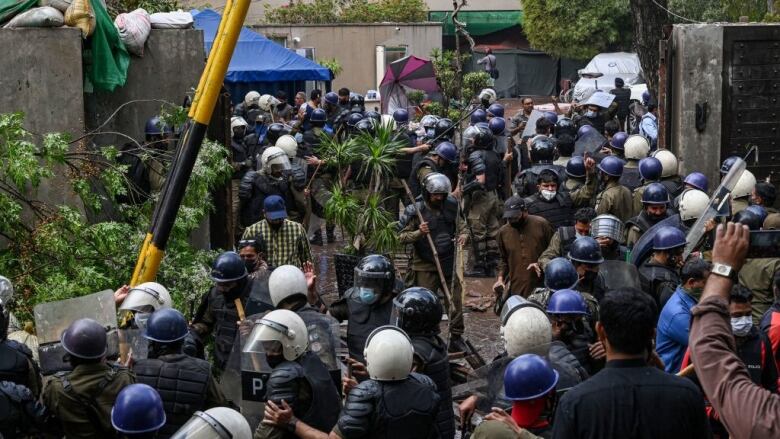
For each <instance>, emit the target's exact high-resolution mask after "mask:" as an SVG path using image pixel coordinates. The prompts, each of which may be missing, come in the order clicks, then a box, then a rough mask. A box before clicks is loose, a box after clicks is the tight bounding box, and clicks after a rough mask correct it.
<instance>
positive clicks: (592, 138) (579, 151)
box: [574, 130, 607, 155]
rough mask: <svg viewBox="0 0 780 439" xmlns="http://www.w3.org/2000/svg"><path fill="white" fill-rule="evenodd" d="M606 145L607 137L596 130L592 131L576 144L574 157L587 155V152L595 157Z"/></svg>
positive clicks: (578, 139) (580, 138)
mask: <svg viewBox="0 0 780 439" xmlns="http://www.w3.org/2000/svg"><path fill="white" fill-rule="evenodd" d="M606 144H607V138H606V137H604V136H602V135H601V133H599V132H598V131H596V130H590V131H588V132H587V133H585V135H584V136H582V137H579V138H577V140H576V141H575V142H574V155H585V153H586V152H587V153H588V154H590V155H593V154H595V153H597V152H599V150H601V147H602V146H604V145H606Z"/></svg>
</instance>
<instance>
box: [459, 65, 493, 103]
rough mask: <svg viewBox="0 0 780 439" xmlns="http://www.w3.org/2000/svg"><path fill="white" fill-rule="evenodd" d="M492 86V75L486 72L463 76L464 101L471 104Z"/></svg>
mask: <svg viewBox="0 0 780 439" xmlns="http://www.w3.org/2000/svg"><path fill="white" fill-rule="evenodd" d="M489 84H490V75H488V73H487V72H485V71H479V72H470V73H466V74H465V75H463V101H465V102H469V101H471V100H472V99H474V98H475V97H476V96H477V94H479V92H480V91H482V90H483V89H484V88H486V87H487V86H488V85H489Z"/></svg>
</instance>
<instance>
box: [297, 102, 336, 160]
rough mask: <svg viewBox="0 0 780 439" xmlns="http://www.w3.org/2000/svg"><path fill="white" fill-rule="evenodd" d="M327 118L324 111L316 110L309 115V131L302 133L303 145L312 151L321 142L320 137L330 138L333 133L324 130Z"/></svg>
mask: <svg viewBox="0 0 780 439" xmlns="http://www.w3.org/2000/svg"><path fill="white" fill-rule="evenodd" d="M327 120H328V116H327V114H326V113H325V110H323V109H322V108H317V109H315V110H314V111H312V113H311V117H310V118H309V122H311V129H308V130H306V131H305V132H304V133H303V143H304V144H306V145H307V146H308V147H309V148H311V149H312V150H315V149H316V148H317V146H318V145H319V144H320V142H321V141H322V136H323V135H325V136H329V137H330V136H332V135H333V133H329V132H328V131H327V130H326V129H325V122H327Z"/></svg>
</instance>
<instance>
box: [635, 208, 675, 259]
mask: <svg viewBox="0 0 780 439" xmlns="http://www.w3.org/2000/svg"><path fill="white" fill-rule="evenodd" d="M665 226H672V227H677V228H679V229H680V230H682V231H683V232H686V228H685V225H683V223H682V221H681V220H680V215H679V214H674V215H671V216H669V217H668V218H664V219H663V220H661V221H659V222H657V223H656V224H655V225H654V226H653V227H650V228H649V229H647V231H646V232H645V233H644V234H642V236H641V237H640V238H639V240H638V241H637V242H636V243H635V244H634V248H633V249H632V250H631V263H632V264H633V265H634V266H636V267H639V266H640V265H642V263H643V262H645V260H646V259H647V258H649V257H650V254H651V253H652V252H653V237H654V236H655V234H656V233H657V232H658V230H659V229H661V227H665Z"/></svg>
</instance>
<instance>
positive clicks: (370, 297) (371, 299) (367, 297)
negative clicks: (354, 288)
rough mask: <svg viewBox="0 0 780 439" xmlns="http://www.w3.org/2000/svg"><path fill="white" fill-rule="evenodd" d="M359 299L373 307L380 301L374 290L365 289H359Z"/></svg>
mask: <svg viewBox="0 0 780 439" xmlns="http://www.w3.org/2000/svg"><path fill="white" fill-rule="evenodd" d="M358 298H359V299H360V301H361V302H363V303H365V304H366V305H373V304H374V303H375V302H376V301H377V300H378V299H379V297H378V296H377V295H376V293H375V292H374V290H373V289H371V288H364V287H360V288H358Z"/></svg>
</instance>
